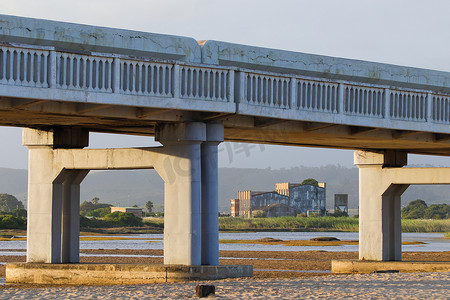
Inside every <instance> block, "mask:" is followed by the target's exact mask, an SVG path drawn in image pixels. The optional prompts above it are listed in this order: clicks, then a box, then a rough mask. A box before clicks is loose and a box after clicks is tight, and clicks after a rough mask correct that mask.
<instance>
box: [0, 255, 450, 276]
mask: <svg viewBox="0 0 450 300" xmlns="http://www.w3.org/2000/svg"><path fill="white" fill-rule="evenodd" d="M13 251H17V252H21V253H23V255H21V256H0V263H2V262H3V263H6V262H24V261H25V252H24V251H23V250H13ZM81 253H83V254H88V255H92V256H81V257H80V262H82V263H139V264H154V263H163V258H162V255H163V251H162V250H97V249H96V250H81ZM108 255H114V256H108ZM140 256H142V257H140ZM220 257H221V259H220V264H221V265H225V264H232V265H253V268H254V270H255V271H254V278H292V277H311V276H327V275H328V276H329V275H330V274H331V273H330V272H331V260H333V259H357V258H358V253H357V252H327V251H292V252H291V251H220ZM403 260H405V261H408V260H410V261H450V251H446V252H404V253H403ZM0 277H5V265H0Z"/></svg>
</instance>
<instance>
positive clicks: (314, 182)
mask: <svg viewBox="0 0 450 300" xmlns="http://www.w3.org/2000/svg"><path fill="white" fill-rule="evenodd" d="M302 185H313V186H319V182H318V181H317V180H315V179H314V178H308V179H305V180H303V181H302Z"/></svg>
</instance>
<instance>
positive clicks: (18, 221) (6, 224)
mask: <svg viewBox="0 0 450 300" xmlns="http://www.w3.org/2000/svg"><path fill="white" fill-rule="evenodd" d="M26 227H27V222H26V219H25V218H21V217H15V216H12V215H3V216H0V229H25V228H26Z"/></svg>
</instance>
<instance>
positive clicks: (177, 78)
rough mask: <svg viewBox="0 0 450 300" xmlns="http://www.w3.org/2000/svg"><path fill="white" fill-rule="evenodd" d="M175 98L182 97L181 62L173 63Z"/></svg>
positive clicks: (173, 92)
mask: <svg viewBox="0 0 450 300" xmlns="http://www.w3.org/2000/svg"><path fill="white" fill-rule="evenodd" d="M172 94H173V97H174V98H181V68H180V65H179V64H174V65H173V90H172Z"/></svg>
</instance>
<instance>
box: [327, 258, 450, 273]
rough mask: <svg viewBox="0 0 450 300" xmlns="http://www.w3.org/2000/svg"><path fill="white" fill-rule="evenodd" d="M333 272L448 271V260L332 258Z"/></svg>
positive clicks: (449, 267) (449, 269) (449, 265)
mask: <svg viewBox="0 0 450 300" xmlns="http://www.w3.org/2000/svg"><path fill="white" fill-rule="evenodd" d="M331 271H332V272H333V273H347V274H348V273H397V272H401V273H410V272H450V262H430V261H426V262H421V261H370V260H332V261H331Z"/></svg>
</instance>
